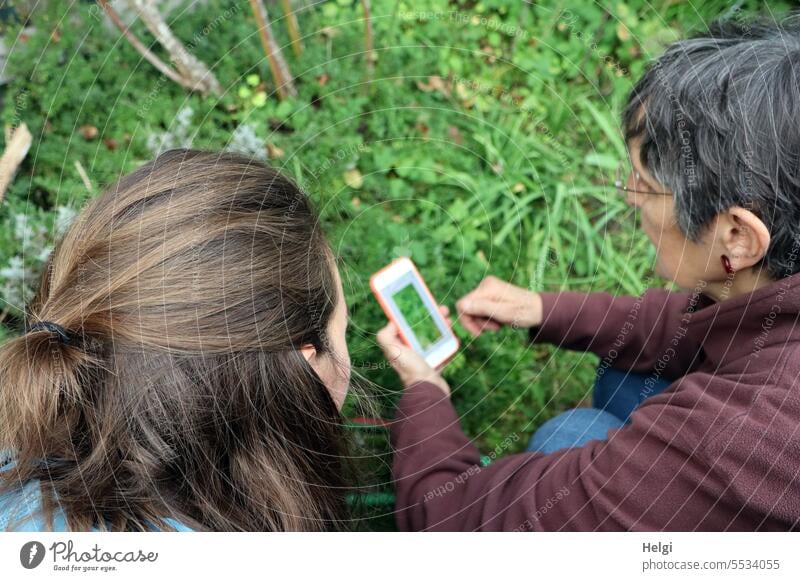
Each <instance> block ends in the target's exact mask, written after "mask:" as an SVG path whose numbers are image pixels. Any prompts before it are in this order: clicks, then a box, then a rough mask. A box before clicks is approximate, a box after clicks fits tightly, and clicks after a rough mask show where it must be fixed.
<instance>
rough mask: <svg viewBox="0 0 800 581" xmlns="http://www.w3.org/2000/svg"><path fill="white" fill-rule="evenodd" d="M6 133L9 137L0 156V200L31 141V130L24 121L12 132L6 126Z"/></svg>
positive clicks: (26, 153) (26, 152)
mask: <svg viewBox="0 0 800 581" xmlns="http://www.w3.org/2000/svg"><path fill="white" fill-rule="evenodd" d="M6 135H8V136H9V139H8V141H7V142H6V149H5V151H4V152H3V156H2V157H0V201H1V200H2V199H3V196H4V195H5V193H6V189H7V188H8V186H9V185H10V184H11V180H13V179H14V175H15V174H16V173H17V168H18V167H19V164H21V163H22V160H23V159H25V156H26V155H28V150H29V149H30V148H31V143H32V142H33V137H32V136H31V132H30V131H28V126H27V125H25V124H24V123H20V125H19V127H17V128H16V129H15V130H14V131H13V132H12V131H11V129H10V128H6Z"/></svg>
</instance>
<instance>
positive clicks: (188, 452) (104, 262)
mask: <svg viewBox="0 0 800 581" xmlns="http://www.w3.org/2000/svg"><path fill="white" fill-rule="evenodd" d="M332 269H333V265H332V261H331V252H330V249H329V247H328V245H327V243H326V241H325V239H324V236H323V234H322V233H321V231H320V230H319V227H318V223H317V219H316V216H315V215H314V212H313V210H312V209H311V207H310V205H309V202H308V199H307V197H306V196H305V195H304V194H303V193H302V192H301V191H300V190H299V189H298V188H297V187H296V186H295V185H294V184H293V183H292V182H291V181H290V180H288V179H287V178H285V177H283V176H282V175H281V174H280V173H278V172H276V171H274V170H272V169H270V168H269V167H267V166H265V165H263V164H260V163H258V162H256V161H253V160H251V159H248V158H245V157H241V156H238V155H234V154H228V153H221V154H219V153H208V152H201V151H193V150H174V151H170V152H167V153H165V154H163V155H161V156H160V157H158V158H157V159H156V160H154V161H153V162H151V163H148V164H146V165H145V166H143V167H141V168H140V169H138V170H136V171H135V172H133V173H132V174H130V175H128V176H126V177H123V178H122V179H121V180H120V181H119V182H118V183H117V184H115V185H114V186H112V187H110V188H109V189H108V190H107V191H106V192H105V193H104V194H102V195H101V196H99V197H98V198H96V199H95V200H93V201H92V202H91V203H90V204H89V205H88V206H87V207H86V208H85V209H84V210H83V211H82V212H81V213H80V215H79V216H78V218H77V219H76V221H75V223H74V224H73V225H72V227H71V228H70V229H69V230H68V231H67V233H66V234H65V236H64V238H63V239H62V240H61V241H59V243H58V244H57V245H56V247H55V249H54V251H53V254H52V256H51V259H50V262H49V263H48V265H47V269H46V271H45V272H44V274H43V276H42V280H41V284H40V288H39V291H38V293H37V294H36V296H35V298H34V300H33V302H32V303H31V305H30V307H29V320H31V321H43V320H44V321H51V322H53V323H56V324H57V325H60V326H61V327H63V328H64V329H65V330H67V331H68V332H69V333H70V337H71V338H73V339H74V340H70V341H69V342H63V341H60V340H59V337H58V336H57V334H56V333H53V332H50V331H48V330H46V329H39V330H35V331H31V332H28V333H26V334H24V335H22V336H20V337H17V338H14V339H11V340H9V341H8V342H6V343H5V344H4V345H3V346H2V347H0V448H2V449H8V450H11V451H12V453H13V459H14V460H15V461H16V463H15V464H14V467H13V468H12V469H11V470H8V471H6V472H2V473H0V493H1V492H3V491H6V490H11V489H14V488H15V487H16V486H19V484H20V483H25V482H29V481H32V480H38V481H39V482H40V483H41V488H42V493H43V495H44V496H43V499H44V502H43V506H44V513H45V516H46V518H47V519H48V520H49V521H50V522H52V517H53V512H52V511H53V507H55V506H58V507H60V508H61V509H62V510H63V511H64V514H65V516H66V518H67V522H68V524H69V527H70V528H71V529H72V530H86V529H89V528H91V527H99V528H110V529H112V530H147V529H151V528H153V527H156V528H169V527H168V526H167V525H166V524H165V523H164V519H165V518H167V517H171V518H175V519H177V520H179V521H181V522H183V523H185V524H187V525H188V526H190V527H195V528H199V529H208V530H249V531H264V530H321V529H331V528H341V527H342V526H344V522H345V512H346V511H345V508H344V502H343V498H344V494H345V492H346V490H347V482H348V481H347V477H346V472H347V466H346V462H345V460H344V459H345V458H346V457H347V451H346V445H345V438H344V432H343V427H342V423H341V418H340V416H339V413H338V411H337V409H336V406H335V405H334V402H333V400H332V398H331V396H330V395H329V393H328V390H327V389H326V387H325V386H324V385H323V384H322V382H321V381H320V379H319V377H318V376H317V375H316V374H315V373H314V371H313V370H312V368H311V367H310V366H309V365H308V363H307V362H306V361H305V359H304V358H303V357H302V356H301V355H300V354H299V353H298V352H297V348H298V347H299V346H301V345H305V344H308V343H310V344H313V345H314V346H315V347H316V348H317V351H318V352H321V353H325V350H326V346H327V345H328V344H329V343H328V341H327V337H326V336H325V332H326V329H327V323H328V321H329V319H330V317H331V314H332V312H333V309H334V306H335V304H336V301H337V294H338V289H337V286H336V282H335V275H334V272H333V270H332Z"/></svg>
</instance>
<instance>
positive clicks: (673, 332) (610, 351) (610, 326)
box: [530, 289, 702, 379]
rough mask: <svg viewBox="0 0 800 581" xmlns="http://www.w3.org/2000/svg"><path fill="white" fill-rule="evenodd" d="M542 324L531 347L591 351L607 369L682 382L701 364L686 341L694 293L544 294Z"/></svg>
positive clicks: (695, 348) (532, 337)
mask: <svg viewBox="0 0 800 581" xmlns="http://www.w3.org/2000/svg"><path fill="white" fill-rule="evenodd" d="M540 294H541V297H542V317H543V318H542V324H541V325H540V326H539V327H536V328H533V329H531V331H530V340H531V341H532V342H539V343H540V342H547V343H552V344H554V345H557V346H558V347H564V348H566V349H571V350H575V351H591V352H593V353H595V354H596V355H598V356H599V357H600V358H601V359H603V362H605V363H606V365H607V366H610V367H615V368H617V369H623V370H630V371H636V372H649V371H653V370H654V369H658V370H659V372H660V373H661V375H662V376H664V377H666V378H668V379H677V378H678V377H681V376H683V375H685V374H686V373H687V372H689V371H690V370H691V369H693V368H694V367H696V366H697V365H698V364H699V363H700V360H699V354H700V349H699V345H697V344H696V343H695V341H693V340H691V339H690V338H689V337H687V336H686V333H687V327H686V325H687V323H688V320H689V319H688V317H689V316H690V315H689V314H688V313H689V310H691V309H693V308H694V306H695V305H696V304H697V302H698V301H699V300H702V299H700V298H699V297H697V296H695V297H694V298H693V295H692V294H691V293H674V292H669V291H666V290H663V289H649V290H647V291H646V292H645V293H644V294H643V295H642V296H640V297H629V296H613V295H611V294H608V293H589V294H587V293H578V292H560V293H546V292H545V293H540Z"/></svg>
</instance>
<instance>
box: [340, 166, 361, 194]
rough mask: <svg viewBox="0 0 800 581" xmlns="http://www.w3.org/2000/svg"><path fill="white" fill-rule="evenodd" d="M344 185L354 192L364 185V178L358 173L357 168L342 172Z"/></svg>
mask: <svg viewBox="0 0 800 581" xmlns="http://www.w3.org/2000/svg"><path fill="white" fill-rule="evenodd" d="M344 183H346V184H347V185H348V186H349V187H351V188H353V189H354V190H357V189H359V188H360V187H361V186H362V185H364V177H363V176H362V175H361V172H360V171H358V168H356V167H354V168H352V169H348V170H347V171H345V172H344Z"/></svg>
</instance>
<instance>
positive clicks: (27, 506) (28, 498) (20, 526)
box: [0, 450, 194, 532]
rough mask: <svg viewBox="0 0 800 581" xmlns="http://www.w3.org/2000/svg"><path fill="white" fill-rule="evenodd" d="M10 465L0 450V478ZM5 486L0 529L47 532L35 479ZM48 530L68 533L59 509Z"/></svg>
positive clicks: (168, 521)
mask: <svg viewBox="0 0 800 581" xmlns="http://www.w3.org/2000/svg"><path fill="white" fill-rule="evenodd" d="M13 465H14V461H13V459H12V456H11V454H9V453H7V452H6V451H3V450H0V480H2V479H3V473H4V472H6V471H8V469H9V468H11V467H13ZM7 485H8V488H7V490H6V491H5V492H3V493H0V531H14V532H23V531H28V532H40V531H50V530H51V529H50V527H49V526H48V524H47V523H45V519H44V516H43V515H42V492H41V487H40V483H39V481H38V480H32V481H30V482H26V483H16V484H13V483H7ZM164 522H165V523H166V524H167V525H169V526H171V527H173V528H174V529H175V531H178V532H189V531H193V530H194V529H192V528H189V527H188V526H186V525H185V524H183V523H182V522H180V521H178V520H176V519H173V518H165V519H164ZM153 530H156V529H153ZM52 531H54V532H69V527H68V526H67V520H66V518H65V516H64V513H63V511H62V510H60V509H58V510H56V512H55V514H54V515H53V528H52Z"/></svg>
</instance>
